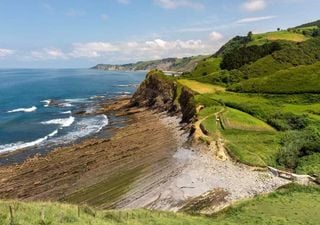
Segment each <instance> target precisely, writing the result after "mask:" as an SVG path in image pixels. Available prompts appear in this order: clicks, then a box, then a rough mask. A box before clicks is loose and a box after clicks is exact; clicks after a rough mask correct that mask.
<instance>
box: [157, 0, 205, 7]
mask: <svg viewBox="0 0 320 225" xmlns="http://www.w3.org/2000/svg"><path fill="white" fill-rule="evenodd" d="M154 2H155V3H156V4H157V5H159V6H160V7H162V8H165V9H176V8H180V7H184V8H192V9H203V8H204V5H203V4H201V3H199V2H196V1H193V0H154Z"/></svg>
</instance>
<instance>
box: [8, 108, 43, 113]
mask: <svg viewBox="0 0 320 225" xmlns="http://www.w3.org/2000/svg"><path fill="white" fill-rule="evenodd" d="M36 110H37V107H35V106H32V107H30V108H19V109H13V110H10V111H8V112H7V113H16V112H26V113H30V112H34V111H36Z"/></svg>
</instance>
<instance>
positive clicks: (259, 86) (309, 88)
mask: <svg viewBox="0 0 320 225" xmlns="http://www.w3.org/2000/svg"><path fill="white" fill-rule="evenodd" d="M230 90H232V91H238V92H251V93H275V94H296V93H320V63H316V64H313V65H308V66H298V67H294V68H290V69H287V70H282V71H278V72H276V73H275V74H273V75H270V76H266V77H260V78H256V79H249V80H247V81H243V82H241V83H239V84H235V85H233V86H232V87H231V88H230Z"/></svg>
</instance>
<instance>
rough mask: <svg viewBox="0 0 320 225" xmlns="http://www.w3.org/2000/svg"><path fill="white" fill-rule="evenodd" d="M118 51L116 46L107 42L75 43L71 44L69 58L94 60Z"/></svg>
mask: <svg viewBox="0 0 320 225" xmlns="http://www.w3.org/2000/svg"><path fill="white" fill-rule="evenodd" d="M119 50H120V49H119V48H118V47H117V46H116V45H113V44H111V43H108V42H89V43H75V44H73V50H72V52H71V53H70V56H72V57H75V58H80V57H86V58H95V57H100V56H102V55H104V54H106V53H110V52H116V51H119Z"/></svg>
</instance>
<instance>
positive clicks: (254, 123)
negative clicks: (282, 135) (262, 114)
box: [222, 108, 275, 131]
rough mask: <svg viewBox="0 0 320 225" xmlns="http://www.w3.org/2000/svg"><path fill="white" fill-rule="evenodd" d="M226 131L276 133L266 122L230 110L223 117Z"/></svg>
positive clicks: (235, 110)
mask: <svg viewBox="0 0 320 225" xmlns="http://www.w3.org/2000/svg"><path fill="white" fill-rule="evenodd" d="M222 122H223V124H224V128H225V129H237V130H248V131H275V130H274V129H273V128H272V127H271V126H269V125H268V124H266V123H265V122H263V121H261V120H259V119H257V118H255V117H253V116H251V115H249V114H247V113H244V112H242V111H239V110H237V109H232V108H228V109H227V110H226V111H225V112H224V113H223V115H222Z"/></svg>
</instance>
